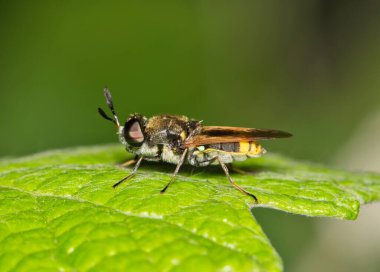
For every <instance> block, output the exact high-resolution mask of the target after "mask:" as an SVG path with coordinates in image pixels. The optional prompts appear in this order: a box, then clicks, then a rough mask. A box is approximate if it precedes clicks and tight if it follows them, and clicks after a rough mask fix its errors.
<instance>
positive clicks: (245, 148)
mask: <svg viewBox="0 0 380 272" xmlns="http://www.w3.org/2000/svg"><path fill="white" fill-rule="evenodd" d="M263 153H265V149H264V148H263V147H262V146H261V145H259V144H258V143H256V142H235V143H219V144H210V145H204V146H198V147H196V148H195V149H194V150H193V152H192V153H190V155H189V157H188V162H189V164H191V165H195V166H207V165H212V164H218V160H217V158H219V159H220V160H221V161H223V162H224V163H232V162H234V161H244V160H246V159H247V158H254V157H260V156H261V155H262V154H263Z"/></svg>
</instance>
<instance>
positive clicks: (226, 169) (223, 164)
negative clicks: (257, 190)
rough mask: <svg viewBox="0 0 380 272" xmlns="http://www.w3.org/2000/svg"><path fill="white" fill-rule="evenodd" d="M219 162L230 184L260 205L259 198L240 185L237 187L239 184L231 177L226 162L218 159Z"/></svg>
mask: <svg viewBox="0 0 380 272" xmlns="http://www.w3.org/2000/svg"><path fill="white" fill-rule="evenodd" d="M218 161H219V164H220V166H221V167H222V169H223V171H224V173H225V174H226V176H227V178H228V180H229V182H230V183H231V184H232V185H233V186H234V187H235V188H236V189H238V190H239V191H240V192H242V193H244V194H246V195H248V196H250V197H252V198H253V199H254V200H255V202H256V203H259V201H258V200H257V198H256V196H255V195H253V194H251V193H249V192H247V191H246V190H244V189H243V188H241V187H240V186H239V185H237V184H236V183H235V182H234V181H233V180H232V178H231V176H230V173H229V172H228V168H227V165H226V164H225V163H224V162H222V161H221V160H220V159H219V158H218Z"/></svg>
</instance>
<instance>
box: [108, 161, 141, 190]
mask: <svg viewBox="0 0 380 272" xmlns="http://www.w3.org/2000/svg"><path fill="white" fill-rule="evenodd" d="M142 159H143V157H140V158H139V159H138V160H137V162H136V165H135V167H134V168H133V170H132V172H131V173H130V174H129V175H128V176H126V177H125V178H123V179H122V180H120V181H119V182H117V183H115V184H114V185H113V186H112V187H113V188H116V187H117V186H119V185H120V184H121V183H123V182H124V181H126V180H128V179H130V178H131V177H133V176H134V175H135V174H136V172H137V169H138V168H139V166H140V163H141V161H142Z"/></svg>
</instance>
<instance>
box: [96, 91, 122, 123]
mask: <svg viewBox="0 0 380 272" xmlns="http://www.w3.org/2000/svg"><path fill="white" fill-rule="evenodd" d="M103 92H104V96H105V98H106V101H107V105H108V107H109V108H110V110H111V112H112V114H113V119H112V118H111V117H109V116H108V115H107V114H106V113H105V112H104V110H102V109H101V108H98V112H99V114H100V115H101V116H102V117H103V118H104V119H106V120H109V121H111V122H112V123H114V124H115V125H116V126H117V127H120V122H119V118H117V115H116V112H115V109H114V107H113V103H112V96H111V93H110V91H109V90H108V88H107V87H106V88H104V91H103Z"/></svg>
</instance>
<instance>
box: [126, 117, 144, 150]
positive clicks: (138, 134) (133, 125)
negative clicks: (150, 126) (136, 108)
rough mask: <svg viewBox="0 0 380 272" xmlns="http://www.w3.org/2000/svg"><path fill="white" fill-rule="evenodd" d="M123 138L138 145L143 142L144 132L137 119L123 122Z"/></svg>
mask: <svg viewBox="0 0 380 272" xmlns="http://www.w3.org/2000/svg"><path fill="white" fill-rule="evenodd" d="M124 138H125V140H126V141H127V142H128V143H129V144H132V145H140V144H142V143H143V142H144V134H143V132H142V130H141V126H140V123H139V121H137V120H136V119H131V120H128V121H127V122H126V123H125V126H124Z"/></svg>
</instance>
